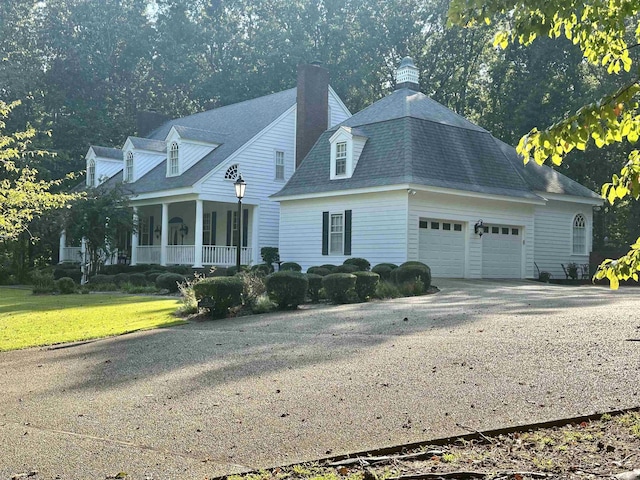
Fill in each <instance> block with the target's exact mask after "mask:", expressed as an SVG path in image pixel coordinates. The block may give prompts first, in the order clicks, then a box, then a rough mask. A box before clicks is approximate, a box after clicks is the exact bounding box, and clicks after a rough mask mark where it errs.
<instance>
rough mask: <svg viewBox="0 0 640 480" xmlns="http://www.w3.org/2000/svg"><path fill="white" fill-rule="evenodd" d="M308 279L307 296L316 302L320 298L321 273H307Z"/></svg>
mask: <svg viewBox="0 0 640 480" xmlns="http://www.w3.org/2000/svg"><path fill="white" fill-rule="evenodd" d="M307 280H308V281H309V297H310V298H311V301H312V302H314V303H316V302H318V300H320V289H321V288H322V275H318V274H316V273H307Z"/></svg>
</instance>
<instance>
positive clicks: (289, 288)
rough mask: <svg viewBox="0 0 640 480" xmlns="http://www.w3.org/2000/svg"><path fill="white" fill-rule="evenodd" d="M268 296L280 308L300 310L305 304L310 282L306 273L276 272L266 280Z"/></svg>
mask: <svg viewBox="0 0 640 480" xmlns="http://www.w3.org/2000/svg"><path fill="white" fill-rule="evenodd" d="M266 287H267V294H268V295H269V298H270V299H271V300H273V301H274V302H275V303H276V304H277V305H278V308H281V309H285V308H292V309H296V308H298V305H300V304H301V303H304V300H305V298H306V295H307V290H308V288H309V280H307V276H306V275H305V274H304V273H300V272H294V271H284V272H275V273H272V274H271V275H269V276H268V277H267V279H266Z"/></svg>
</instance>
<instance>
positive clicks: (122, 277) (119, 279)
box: [114, 273, 129, 285]
mask: <svg viewBox="0 0 640 480" xmlns="http://www.w3.org/2000/svg"><path fill="white" fill-rule="evenodd" d="M114 280H115V282H116V285H122V284H123V283H129V274H128V273H118V274H116V275H115V276H114Z"/></svg>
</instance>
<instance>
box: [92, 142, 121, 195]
mask: <svg viewBox="0 0 640 480" xmlns="http://www.w3.org/2000/svg"><path fill="white" fill-rule="evenodd" d="M85 160H86V162H87V163H86V168H87V178H86V181H85V184H86V186H87V187H97V186H98V185H100V184H101V183H104V182H105V181H106V180H108V179H109V178H111V177H113V176H114V175H115V174H116V173H118V172H119V171H120V170H122V150H120V149H118V148H109V147H99V146H94V145H92V146H91V147H89V151H88V152H87V155H86V156H85Z"/></svg>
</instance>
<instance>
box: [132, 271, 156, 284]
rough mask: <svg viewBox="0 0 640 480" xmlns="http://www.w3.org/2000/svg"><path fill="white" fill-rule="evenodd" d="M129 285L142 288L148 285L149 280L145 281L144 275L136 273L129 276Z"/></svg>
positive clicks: (145, 276)
mask: <svg viewBox="0 0 640 480" xmlns="http://www.w3.org/2000/svg"><path fill="white" fill-rule="evenodd" d="M153 281H154V283H155V278H154V279H153ZM129 283H131V285H134V286H136V287H144V286H145V285H147V284H148V283H149V280H147V275H146V274H144V273H142V272H136V273H132V274H131V275H129Z"/></svg>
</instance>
